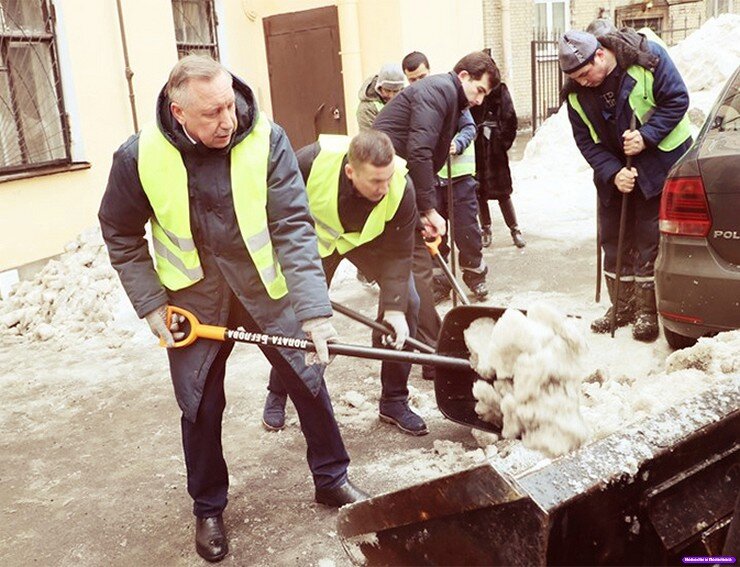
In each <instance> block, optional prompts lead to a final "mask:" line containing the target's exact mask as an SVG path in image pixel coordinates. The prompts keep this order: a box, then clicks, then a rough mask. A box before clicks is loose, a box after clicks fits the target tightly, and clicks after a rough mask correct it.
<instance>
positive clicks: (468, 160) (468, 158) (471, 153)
mask: <svg viewBox="0 0 740 567" xmlns="http://www.w3.org/2000/svg"><path fill="white" fill-rule="evenodd" d="M437 175H439V176H440V177H441V178H442V179H447V164H446V163H445V165H443V166H442V169H440V170H439V173H437ZM463 175H475V144H474V143H473V142H470V144H469V145H468V147H467V148H465V151H463V153H461V154H460V155H454V156H450V177H452V178H453V179H454V178H455V177H462V176H463Z"/></svg>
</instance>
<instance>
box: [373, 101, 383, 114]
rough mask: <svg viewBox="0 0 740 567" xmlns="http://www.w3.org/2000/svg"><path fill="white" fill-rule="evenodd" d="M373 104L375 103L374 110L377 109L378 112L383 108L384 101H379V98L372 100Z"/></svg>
mask: <svg viewBox="0 0 740 567" xmlns="http://www.w3.org/2000/svg"><path fill="white" fill-rule="evenodd" d="M373 104H374V105H375V110H377V111H378V112H380V111H381V110H383V107H384V106H385V103H384V102H381V101H379V100H374V101H373Z"/></svg>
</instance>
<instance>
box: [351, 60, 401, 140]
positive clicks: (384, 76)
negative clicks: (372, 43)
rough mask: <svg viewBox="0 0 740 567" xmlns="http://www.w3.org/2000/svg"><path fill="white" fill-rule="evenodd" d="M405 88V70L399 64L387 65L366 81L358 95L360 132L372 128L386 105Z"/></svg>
mask: <svg viewBox="0 0 740 567" xmlns="http://www.w3.org/2000/svg"><path fill="white" fill-rule="evenodd" d="M403 87H404V74H403V69H401V66H400V65H398V64H397V63H386V64H385V65H383V66H382V67H381V68H380V71H379V72H378V74H377V75H374V76H372V77H370V78H368V79H366V80H365V82H364V83H363V84H362V86H361V87H360V92H359V93H357V95H358V96H359V97H360V104H359V106H358V107H357V125H358V126H359V127H360V131H362V130H369V129H370V128H372V125H373V121H374V120H375V117H376V116H377V115H378V113H379V112H380V109H381V108H383V107H384V106H385V105H386V103H388V102H390V101H391V100H393V97H395V96H396V95H397V94H398V93H400V92H401V90H402V89H403Z"/></svg>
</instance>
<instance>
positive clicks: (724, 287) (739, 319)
mask: <svg viewBox="0 0 740 567" xmlns="http://www.w3.org/2000/svg"><path fill="white" fill-rule="evenodd" d="M655 288H656V296H657V301H658V312H659V314H660V320H661V323H663V326H664V327H666V328H667V329H668V330H670V331H673V332H674V333H677V334H679V335H682V336H685V337H694V338H698V337H701V336H703V335H707V334H712V333H717V332H720V331H729V330H732V329H737V328H740V266H736V265H733V264H730V263H729V262H725V261H724V260H722V259H721V258H719V257H718V256H717V255H716V253H714V251H713V250H712V249H711V248H710V247H709V245H708V243H707V241H706V239H703V238H688V237H682V236H666V235H664V234H661V237H660V246H659V249H658V258H657V260H656V262H655Z"/></svg>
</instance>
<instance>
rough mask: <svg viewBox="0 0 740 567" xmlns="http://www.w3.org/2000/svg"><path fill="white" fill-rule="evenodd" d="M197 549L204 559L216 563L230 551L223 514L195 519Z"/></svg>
mask: <svg viewBox="0 0 740 567" xmlns="http://www.w3.org/2000/svg"><path fill="white" fill-rule="evenodd" d="M195 551H197V552H198V555H200V556H201V557H202V558H203V559H205V560H206V561H210V562H211V563H215V562H217V561H221V560H222V559H223V558H224V557H226V554H227V553H228V552H229V542H228V540H227V539H226V530H224V521H223V519H222V518H221V514H219V515H218V516H213V517H212V518H196V519H195Z"/></svg>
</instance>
